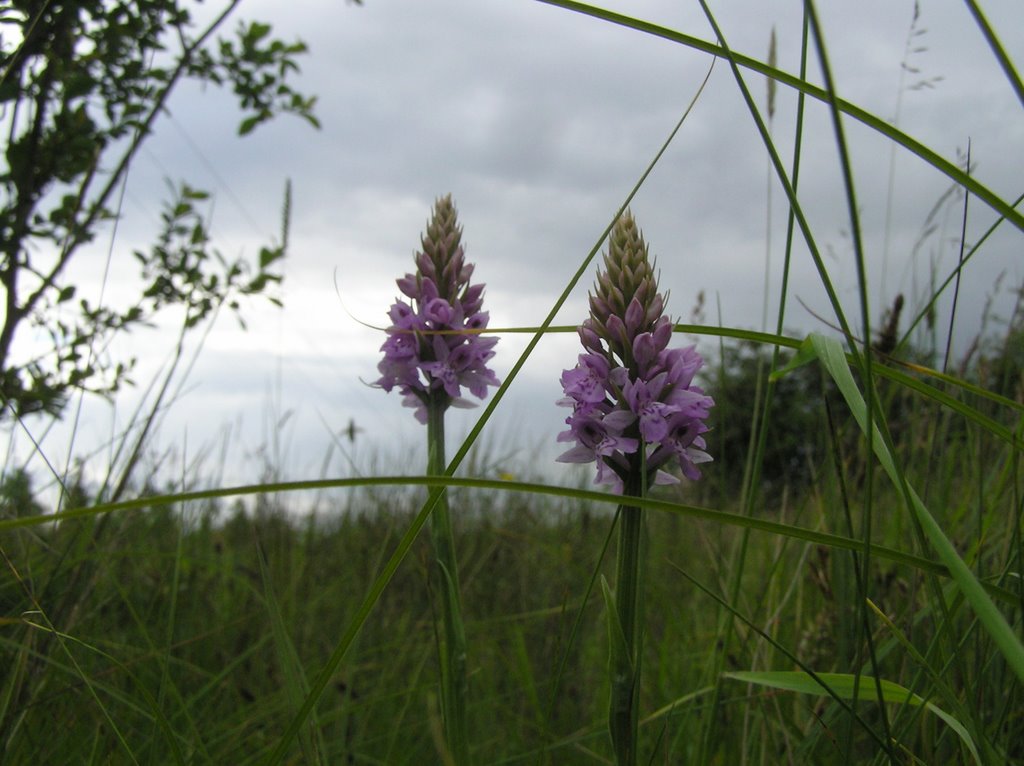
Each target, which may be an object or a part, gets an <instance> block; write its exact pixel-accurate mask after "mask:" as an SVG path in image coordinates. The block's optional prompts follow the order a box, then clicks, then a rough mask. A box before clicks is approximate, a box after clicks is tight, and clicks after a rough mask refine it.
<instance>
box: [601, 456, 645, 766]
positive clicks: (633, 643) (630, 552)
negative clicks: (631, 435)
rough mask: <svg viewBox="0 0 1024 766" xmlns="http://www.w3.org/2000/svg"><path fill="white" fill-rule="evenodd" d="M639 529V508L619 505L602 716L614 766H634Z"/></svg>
mask: <svg viewBox="0 0 1024 766" xmlns="http://www.w3.org/2000/svg"><path fill="white" fill-rule="evenodd" d="M637 473H639V472H637ZM641 475H642V474H641ZM633 484H634V482H629V481H627V482H626V486H625V487H624V491H623V494H624V495H626V496H633V497H639V496H642V494H643V486H642V484H641V483H640V482H636V484H637V486H632V485H633ZM644 524H645V519H644V511H643V509H642V508H637V507H635V506H631V505H625V504H623V505H621V506H619V546H618V551H617V556H616V567H615V611H616V614H615V618H616V619H617V620H618V623H619V625H618V627H619V628H620V630H621V635H622V639H623V642H622V645H621V649H620V650H619V651H616V650H615V649H614V648H613V651H612V658H611V662H610V663H609V664H610V670H611V674H612V677H611V704H610V708H609V713H608V729H609V732H610V734H611V738H612V747H613V749H614V750H615V762H616V764H618V766H634V765H635V764H636V762H637V740H638V737H639V732H638V721H639V716H638V708H639V701H640V667H641V656H642V649H643V632H644V620H643V581H644V569H645V567H644V563H645V557H644V555H643V554H644V550H643V548H644V535H645V527H644ZM613 646H614V644H613Z"/></svg>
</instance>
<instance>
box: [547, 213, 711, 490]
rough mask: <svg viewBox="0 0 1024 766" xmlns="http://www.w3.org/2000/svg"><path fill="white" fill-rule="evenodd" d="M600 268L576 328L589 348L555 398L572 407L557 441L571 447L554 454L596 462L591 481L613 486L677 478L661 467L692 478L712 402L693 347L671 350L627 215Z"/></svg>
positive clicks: (661, 299) (652, 280)
mask: <svg viewBox="0 0 1024 766" xmlns="http://www.w3.org/2000/svg"><path fill="white" fill-rule="evenodd" d="M604 266H605V268H604V271H599V272H598V276H597V282H596V284H595V285H594V292H593V294H591V296H590V316H589V317H588V318H587V319H586V320H584V322H583V324H582V325H581V326H580V328H579V335H580V340H581V341H582V343H583V347H584V349H585V350H586V353H585V354H580V356H579V359H578V362H577V364H576V366H575V367H574V368H573V369H571V370H565V371H564V372H563V373H562V388H563V391H564V393H565V398H563V399H561V400H560V401H559V404H561V405H563V406H567V407H572V410H573V411H572V415H570V416H569V417H568V418H566V421H565V422H566V424H567V425H568V426H569V429H568V430H567V431H563V432H562V433H560V434H559V435H558V440H559V441H560V442H574V443H575V446H573V447H572V448H571V449H569V450H567V451H566V452H564V453H562V455H560V456H559V457H558V460H559V461H560V462H563V463H589V462H592V461H596V462H597V477H596V481H597V483H605V484H611V485H613V487H614V488H616V489H617V490H618V491H622V490H623V482H624V481H626V480H627V479H632V480H634V482H635V483H637V485H638V486H640V483H641V482H643V481H646V482H647V483H656V484H668V483H674V482H677V481H678V479H677V478H675V477H674V476H673V475H672V474H670V473H668V471H667V470H664V469H669V468H671V467H672V466H674V465H678V466H679V468H680V469H681V470H682V473H683V475H684V476H686V477H687V478H688V479H698V478H700V469H699V468H698V467H697V466H698V465H700V464H701V463H706V462H708V461H709V460H711V456H710V455H708V453H707V452H706V451H705V449H706V444H705V442H704V438H703V436H702V434H703V433H705V432H706V431H707V430H708V427H707V425H706V424H705V421H706V420H707V417H708V414H709V410H710V408H711V407H712V406H714V401H713V400H712V399H711V397H710V396H707V395H705V394H704V392H703V391H702V390H701V389H700V388H699V387H698V386H695V385H694V384H693V378H694V375H695V374H696V372H697V370H699V369H700V367H701V365H702V364H703V360H702V359H701V356H700V354H699V353H698V352H697V349H696V347H694V346H690V347H688V348H674V349H670V348H668V345H669V342H670V341H671V339H672V322H671V320H670V319H669V318H668V317H667V316H665V315H664V311H665V301H666V299H667V293H666V294H665V295H662V294H661V293H660V292H659V291H658V281H657V278H656V277H655V274H654V270H653V268H652V266H651V263H650V260H649V258H648V247H647V244H646V243H645V242H644V239H643V235H642V233H641V232H640V230H639V229H638V228H637V225H636V222H635V221H634V219H633V217H632V215H631V214H630V213H629V212H626V213H624V214H623V216H622V217H621V218H620V219H619V221H618V222H617V223H616V225H615V227H614V229H613V231H612V234H611V238H610V242H609V248H608V253H607V254H606V255H605V256H604ZM641 473H642V474H643V475H642V476H638V474H641Z"/></svg>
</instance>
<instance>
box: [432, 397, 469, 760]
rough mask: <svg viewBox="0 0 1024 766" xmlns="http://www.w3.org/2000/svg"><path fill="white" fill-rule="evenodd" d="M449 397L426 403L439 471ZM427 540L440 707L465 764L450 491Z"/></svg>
mask: <svg viewBox="0 0 1024 766" xmlns="http://www.w3.org/2000/svg"><path fill="white" fill-rule="evenodd" d="M447 408H448V399H447V396H446V395H445V394H444V392H443V391H441V392H435V393H433V394H432V395H431V399H430V401H429V402H428V403H427V473H428V474H429V475H431V476H443V475H444V472H445V468H446V466H447V461H446V460H445V449H444V413H445V410H446V409H447ZM430 533H431V540H432V542H433V545H434V556H435V560H436V562H437V572H438V582H439V583H440V586H441V604H442V612H443V615H442V618H443V620H444V638H443V641H444V645H443V646H442V647H441V651H440V657H441V711H442V716H443V718H444V733H445V739H446V741H447V744H448V750H449V755H450V756H451V762H452V763H454V764H455V766H466V764H468V763H469V735H468V728H467V726H466V696H467V689H468V682H467V680H466V634H465V630H464V629H463V625H462V600H461V597H460V595H459V594H460V588H459V566H458V559H457V557H456V555H455V539H454V536H453V534H452V521H451V515H450V514H449V512H448V495H447V494H446V493H443V494H442V495H441V496H440V498H439V499H438V502H437V505H436V507H435V508H434V512H433V514H432V516H431V519H430Z"/></svg>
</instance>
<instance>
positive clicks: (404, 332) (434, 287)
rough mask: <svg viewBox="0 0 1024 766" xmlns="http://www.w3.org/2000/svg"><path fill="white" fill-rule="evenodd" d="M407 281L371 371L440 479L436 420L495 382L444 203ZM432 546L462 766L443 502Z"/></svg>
mask: <svg viewBox="0 0 1024 766" xmlns="http://www.w3.org/2000/svg"><path fill="white" fill-rule="evenodd" d="M420 243H421V244H422V246H423V249H422V250H421V251H419V252H417V253H416V255H415V260H416V272H415V273H414V274H406V275H405V276H404V277H402V278H401V279H399V280H398V289H399V290H401V292H402V294H403V295H404V296H405V298H406V299H408V300H403V299H402V298H398V299H396V300H395V302H394V304H392V306H391V309H390V310H389V311H388V316H389V317H390V318H391V326H390V327H388V328H387V336H388V337H387V340H385V341H384V345H382V346H381V351H383V352H384V358H383V359H382V360H381V361H380V363H379V364H378V365H377V369H378V371H379V372H380V378H379V379H378V380H377V381H376V382H375V384H374V385H376V386H377V387H379V388H383V389H384V390H385V391H391V390H393V389H395V388H397V389H398V391H399V393H401V394H402V403H403V404H405V405H406V406H407V407H413V408H414V409H415V410H416V419H417V420H419V421H420V422H421V423H423V424H425V425H426V426H427V473H428V474H429V475H431V476H440V475H443V474H444V473H445V470H446V463H447V461H446V459H445V445H444V416H445V412H446V411H447V410H448V408H449V407H450V406H456V407H472V406H473V404H472V403H471V402H469V401H468V400H467V399H465V398H463V395H462V393H463V392H462V389H463V388H466V389H468V390H469V393H470V394H472V395H473V396H475V397H477V398H480V399H483V398H484V397H485V396H487V387H488V386H497V385H498V384H499V381H498V379H497V377H495V375H494V372H493V371H492V370H491V369H490V368H489V367H488V366H487V362H488V361H490V359H491V358H492V357H493V356H494V345H495V344H496V343H497V342H498V339H497V338H485V337H483V336H482V335H481V332H482V331H483V330H485V329H487V322H488V320H489V316H488V314H487V312H486V311H482V308H483V295H484V286H483V285H482V284H475V285H474V284H470V281H469V280H470V277H471V276H472V275H473V265H472V264H470V263H466V254H465V250H464V249H463V247H462V227H461V226H459V224H458V222H457V215H456V211H455V205H454V203H453V202H452V198H451V195H447V196H445V197H442V198H441V199H438V200H437V201H436V202H435V203H434V210H433V214H432V216H431V218H430V220H429V221H428V222H427V230H426V233H425V234H423V236H422V237H421V238H420ZM430 531H431V540H432V543H433V547H434V556H435V559H436V564H437V567H436V569H435V572H436V576H437V578H438V587H437V588H436V591H438V592H439V593H440V597H441V610H440V611H441V617H440V621H441V622H442V623H443V625H442V630H440V631H439V634H440V635H442V636H443V640H442V647H441V649H442V651H441V652H440V665H441V668H440V670H441V673H440V675H441V715H442V719H443V722H444V734H445V740H446V746H447V748H448V752H449V754H450V756H451V762H452V763H454V764H455V765H456V766H466V765H467V764H468V763H469V762H470V758H469V728H468V723H467V709H468V708H467V696H468V690H469V685H468V680H467V678H468V676H467V668H466V662H467V660H466V634H465V628H464V627H463V622H462V596H461V592H460V591H461V589H460V586H459V566H458V557H457V556H456V553H455V539H454V535H453V532H452V523H451V516H450V513H449V510H448V501H447V496H446V495H445V494H444V493H443V492H442V493H441V494H439V495H438V496H437V498H436V500H435V501H434V506H433V510H432V513H431V518H430Z"/></svg>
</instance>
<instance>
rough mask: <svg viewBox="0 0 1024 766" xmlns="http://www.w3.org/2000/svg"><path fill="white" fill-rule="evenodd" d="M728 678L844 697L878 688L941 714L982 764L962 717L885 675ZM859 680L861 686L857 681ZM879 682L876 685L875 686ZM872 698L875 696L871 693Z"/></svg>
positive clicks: (886, 697)
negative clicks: (888, 678)
mask: <svg viewBox="0 0 1024 766" xmlns="http://www.w3.org/2000/svg"><path fill="white" fill-rule="evenodd" d="M723 675H724V676H725V677H726V678H731V679H733V680H735V681H742V682H743V683H748V684H756V685H758V686H768V687H770V688H772V689H784V690H786V691H791V692H799V693H800V694H816V695H818V696H829V697H833V696H834V697H839V698H841V699H854V697H857V698H859V699H867V698H868V693H869V691H874V690H875V689H879V690H880V691H881V695H882V700H883V701H884V702H891V703H893V704H896V705H914V706H915V707H920V706H922V705H923V706H924V707H925V709H926V710H928V711H929V712H931V713H934V714H935V715H936V716H938V717H939V718H941V719H942V720H943V721H944V722H945V723H946V725H947V726H949V727H950V728H951V729H952V730H953V731H955V732H956V733H957V736H959V737H960V739H961V740H963V743H964V745H965V746H966V747H967V749H968V750H970V751H971V755H973V756H974V761H975V763H978V764H980V763H981V758H980V756H979V755H978V749H977V748H976V747H975V745H974V740H973V739H972V738H971V735H970V733H968V731H967V729H966V728H965V727H964V725H963V724H962V723H960V721H958V720H957V719H956V718H954V717H953V716H951V715H950V714H949V713H947V712H945V711H944V710H942V709H941V708H939V707H937V706H936V705H933V704H932V703H931V702H927V701H926V700H924V699H922V698H921V697H919V696H918V695H916V694H914V693H913V692H912V691H910V690H909V689H906V688H904V687H903V686H900V685H899V684H897V683H893V682H892V681H886V680H885V679H884V678H883V679H880V680H877V681H876V679H875V678H874V677H872V676H867V675H862V676H854V675H852V674H850V673H817V674H816V676H817V678H815V677H814V676H811V675H810V674H809V673H804V672H801V671H746V672H736V673H724V674H723ZM858 682H859V684H860V688H859V690H858V689H857V684H858ZM876 684H877V686H876ZM872 698H873V697H872Z"/></svg>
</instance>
